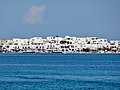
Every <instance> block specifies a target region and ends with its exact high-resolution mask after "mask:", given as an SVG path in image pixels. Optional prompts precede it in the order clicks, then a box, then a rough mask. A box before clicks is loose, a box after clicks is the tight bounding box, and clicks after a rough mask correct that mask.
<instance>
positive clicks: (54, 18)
mask: <svg viewBox="0 0 120 90" xmlns="http://www.w3.org/2000/svg"><path fill="white" fill-rule="evenodd" d="M56 35H58V36H61V37H64V36H66V35H67V36H77V37H87V36H96V37H99V38H107V39H112V40H120V0H1V1H0V38H31V37H34V36H35V37H47V36H56Z"/></svg>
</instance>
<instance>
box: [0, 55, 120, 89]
mask: <svg viewBox="0 0 120 90" xmlns="http://www.w3.org/2000/svg"><path fill="white" fill-rule="evenodd" d="M0 90H120V54H39V53H38V54H32V53H29V54H28V53H23V54H22V53H21V54H12V53H4V54H0Z"/></svg>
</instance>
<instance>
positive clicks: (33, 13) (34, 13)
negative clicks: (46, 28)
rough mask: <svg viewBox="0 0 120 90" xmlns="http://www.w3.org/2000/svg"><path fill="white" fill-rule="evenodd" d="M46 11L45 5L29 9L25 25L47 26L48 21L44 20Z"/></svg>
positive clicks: (25, 17)
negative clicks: (37, 24)
mask: <svg viewBox="0 0 120 90" xmlns="http://www.w3.org/2000/svg"><path fill="white" fill-rule="evenodd" d="M45 11H46V6H45V5H34V6H32V7H30V8H29V11H28V12H27V13H26V14H25V16H24V21H25V23H28V24H36V23H40V24H46V23H47V21H46V20H45V18H44V14H45Z"/></svg>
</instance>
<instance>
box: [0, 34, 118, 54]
mask: <svg viewBox="0 0 120 90" xmlns="http://www.w3.org/2000/svg"><path fill="white" fill-rule="evenodd" d="M0 53H120V40H119V41H118V40H110V41H108V40H107V39H104V38H97V37H70V36H65V37H64V38H63V37H59V36H56V37H52V36H49V37H46V38H42V37H33V38H30V39H20V38H13V39H1V40H0Z"/></svg>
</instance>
